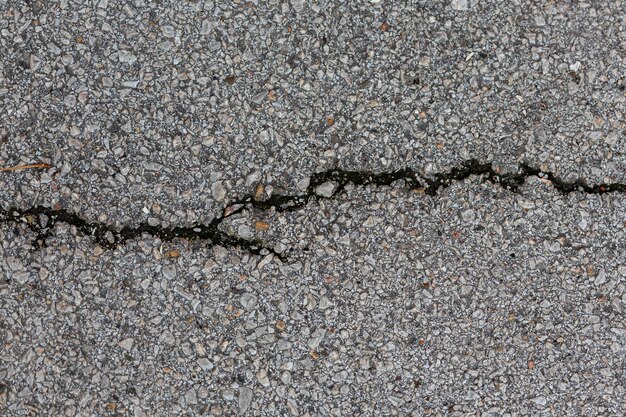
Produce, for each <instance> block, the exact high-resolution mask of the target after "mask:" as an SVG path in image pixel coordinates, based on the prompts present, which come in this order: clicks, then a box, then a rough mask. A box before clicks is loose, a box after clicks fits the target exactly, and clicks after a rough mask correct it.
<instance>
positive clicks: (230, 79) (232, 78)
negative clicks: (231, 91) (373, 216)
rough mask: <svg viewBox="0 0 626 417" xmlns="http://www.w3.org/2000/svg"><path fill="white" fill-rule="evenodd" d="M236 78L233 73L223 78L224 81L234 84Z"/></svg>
mask: <svg viewBox="0 0 626 417" xmlns="http://www.w3.org/2000/svg"><path fill="white" fill-rule="evenodd" d="M236 80H237V77H235V76H234V75H229V76H228V77H226V78H224V81H226V82H227V83H228V84H229V85H233V84H235V81H236Z"/></svg>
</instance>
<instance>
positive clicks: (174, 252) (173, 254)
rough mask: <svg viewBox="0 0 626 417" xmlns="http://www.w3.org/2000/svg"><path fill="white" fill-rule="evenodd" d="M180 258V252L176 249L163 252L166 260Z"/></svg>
mask: <svg viewBox="0 0 626 417" xmlns="http://www.w3.org/2000/svg"><path fill="white" fill-rule="evenodd" d="M179 256H180V251H179V250H178V249H172V250H170V251H167V252H165V257H166V258H178V257H179Z"/></svg>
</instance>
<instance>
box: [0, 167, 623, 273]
mask: <svg viewBox="0 0 626 417" xmlns="http://www.w3.org/2000/svg"><path fill="white" fill-rule="evenodd" d="M472 175H476V176H480V177H482V178H483V180H484V181H489V182H492V183H494V184H498V185H500V186H502V187H504V188H505V189H507V190H510V191H512V192H517V191H518V189H519V187H520V186H521V185H522V184H523V183H524V182H525V181H526V179H527V178H529V177H533V176H536V177H539V178H542V179H544V180H547V181H549V182H550V183H551V184H552V185H553V186H554V188H556V189H557V190H559V191H561V192H562V193H572V192H583V193H587V194H605V193H615V192H620V193H623V192H626V184H620V183H613V184H598V185H588V184H587V183H585V182H584V181H582V180H577V181H574V182H566V181H564V180H562V179H560V178H558V177H557V176H556V175H555V174H553V173H551V172H543V171H541V170H540V169H537V168H533V167H531V166H529V165H527V164H520V165H519V167H518V170H517V172H515V173H500V172H499V171H498V170H497V169H494V168H493V166H492V164H491V163H481V162H479V161H477V160H468V161H465V162H464V163H463V164H461V165H460V166H458V167H455V168H453V169H451V170H450V171H448V172H444V173H438V174H435V175H434V176H433V177H432V178H425V179H422V178H421V177H420V175H419V174H418V173H417V172H416V171H414V170H412V169H410V168H406V169H401V170H397V171H392V172H379V173H375V172H371V171H345V170H341V169H332V170H328V171H324V172H319V173H316V174H313V175H312V176H311V177H310V179H309V185H308V187H307V189H306V192H305V193H303V194H297V195H285V194H273V195H272V196H270V197H269V198H267V199H256V198H255V196H254V195H247V196H244V197H243V198H241V199H239V200H237V201H235V202H233V203H231V204H230V205H228V206H227V208H226V209H225V210H224V213H223V214H222V215H221V216H219V217H217V218H215V219H213V220H212V221H211V222H210V223H208V224H195V225H192V226H188V227H180V226H176V227H170V228H166V227H162V226H152V225H150V224H148V223H141V224H140V225H139V226H137V227H129V226H126V227H124V228H122V229H120V230H117V229H115V228H113V227H112V226H109V225H106V224H104V223H98V222H88V221H87V220H85V219H83V218H82V217H80V216H79V215H78V214H75V213H71V212H69V211H67V210H65V209H58V210H55V209H52V208H48V207H44V206H34V207H31V208H27V209H19V208H15V207H13V208H9V209H7V210H5V209H2V208H0V223H9V222H14V223H23V224H26V225H27V226H28V228H29V229H30V230H32V231H33V232H34V233H35V234H36V238H35V240H34V245H35V246H38V247H41V246H45V245H46V240H47V239H48V237H50V236H51V235H52V233H53V230H54V226H55V225H56V224H57V223H65V224H68V225H71V226H74V227H76V229H77V230H78V231H80V232H81V233H83V234H84V235H86V236H92V237H93V238H94V240H95V242H96V243H98V244H99V245H101V246H103V247H105V248H109V249H113V248H115V247H117V246H118V245H121V244H124V243H126V242H127V241H129V240H132V239H135V238H137V237H140V236H141V235H143V234H144V233H145V234H148V235H152V236H154V237H158V238H160V239H161V240H162V241H166V242H168V241H172V240H174V239H176V238H183V239H200V240H205V241H208V242H210V243H211V244H212V245H220V246H225V247H239V248H241V249H244V250H246V251H248V252H249V253H252V254H254V255H265V254H269V253H271V254H273V255H275V256H277V257H278V258H280V259H281V260H283V261H284V260H286V255H285V254H284V253H278V252H276V251H275V250H274V249H273V248H272V247H270V246H267V245H265V244H263V242H261V241H260V240H248V239H244V238H242V237H240V236H234V235H230V234H228V233H226V232H224V231H222V230H220V228H219V226H220V225H221V223H222V222H223V221H224V220H225V219H226V218H228V217H230V216H232V215H234V214H237V213H240V212H242V211H243V210H244V209H246V208H247V207H253V208H256V209H259V210H264V211H268V210H271V209H272V208H273V209H275V210H276V211H279V212H284V211H293V210H297V209H299V208H302V207H304V206H306V205H307V204H308V203H309V202H310V201H311V200H314V199H330V198H334V197H336V196H337V195H338V194H340V193H341V192H343V191H344V189H345V187H346V185H348V184H350V183H352V184H354V185H355V186H367V185H374V186H385V185H391V184H393V183H394V182H396V181H400V180H402V181H404V185H405V187H407V188H410V189H414V190H415V189H419V190H423V191H424V193H425V194H427V195H430V196H435V195H436V194H437V192H438V191H439V190H440V189H442V188H446V187H448V186H449V185H450V184H451V183H453V182H454V181H462V180H464V179H467V178H469V177H470V176H472ZM329 181H330V182H334V183H335V184H336V186H335V187H334V189H333V191H332V193H330V194H328V195H325V196H324V195H321V194H320V193H319V192H318V187H320V186H321V185H323V184H325V183H327V182H329Z"/></svg>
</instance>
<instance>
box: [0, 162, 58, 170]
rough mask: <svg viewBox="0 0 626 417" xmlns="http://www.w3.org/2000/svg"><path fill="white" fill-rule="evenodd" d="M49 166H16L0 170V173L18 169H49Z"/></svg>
mask: <svg viewBox="0 0 626 417" xmlns="http://www.w3.org/2000/svg"><path fill="white" fill-rule="evenodd" d="M50 167H52V165H50V164H30V165H18V166H16V167H10V168H0V171H18V170H20V169H32V168H50Z"/></svg>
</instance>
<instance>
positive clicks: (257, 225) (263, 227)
mask: <svg viewBox="0 0 626 417" xmlns="http://www.w3.org/2000/svg"><path fill="white" fill-rule="evenodd" d="M254 227H255V228H256V230H267V229H269V228H270V224H269V223H266V222H261V221H258V222H254Z"/></svg>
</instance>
